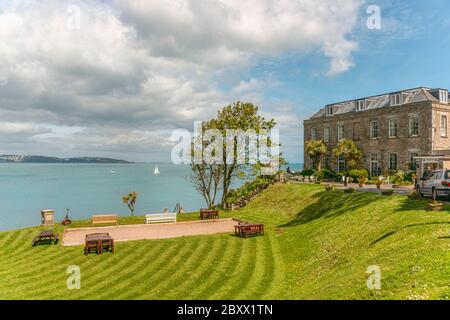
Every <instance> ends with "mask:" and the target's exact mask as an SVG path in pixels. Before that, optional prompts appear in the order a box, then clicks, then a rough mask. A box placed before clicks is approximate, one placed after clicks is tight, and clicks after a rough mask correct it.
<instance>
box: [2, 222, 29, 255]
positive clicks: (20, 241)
mask: <svg viewBox="0 0 450 320" xmlns="http://www.w3.org/2000/svg"><path fill="white" fill-rule="evenodd" d="M33 237H34V236H33V233H32V232H31V231H28V230H26V232H21V233H19V235H18V236H16V238H15V239H14V240H13V241H12V242H11V243H10V245H9V246H8V247H6V248H2V251H1V254H2V255H3V256H4V257H5V259H8V260H11V261H15V260H16V258H17V257H22V255H23V254H24V253H25V252H27V251H29V250H30V248H32V240H33ZM27 243H29V246H28V245H26V244H27Z"/></svg>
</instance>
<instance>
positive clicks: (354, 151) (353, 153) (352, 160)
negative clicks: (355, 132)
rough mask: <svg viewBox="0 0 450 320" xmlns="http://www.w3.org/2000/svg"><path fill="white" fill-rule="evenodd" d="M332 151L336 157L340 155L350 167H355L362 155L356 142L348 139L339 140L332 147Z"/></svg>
mask: <svg viewBox="0 0 450 320" xmlns="http://www.w3.org/2000/svg"><path fill="white" fill-rule="evenodd" d="M333 153H334V155H335V156H336V157H340V156H342V157H343V158H344V160H345V163H346V164H347V166H348V168H350V169H352V168H355V167H356V166H357V165H358V162H359V161H360V160H361V158H362V156H363V154H362V152H361V150H359V149H358V147H357V146H356V144H355V143H354V142H353V141H352V140H348V139H342V140H341V141H339V142H338V144H337V147H336V148H334V149H333Z"/></svg>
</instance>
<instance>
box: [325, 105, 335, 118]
mask: <svg viewBox="0 0 450 320" xmlns="http://www.w3.org/2000/svg"><path fill="white" fill-rule="evenodd" d="M326 113H327V116H332V115H333V114H334V113H333V106H328V107H326Z"/></svg>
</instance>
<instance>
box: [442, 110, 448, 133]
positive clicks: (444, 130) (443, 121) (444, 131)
mask: <svg viewBox="0 0 450 320" xmlns="http://www.w3.org/2000/svg"><path fill="white" fill-rule="evenodd" d="M443 118H445V120H443ZM440 121H441V125H440V132H441V137H443V138H447V133H448V131H447V129H448V117H447V115H446V114H441V119H440Z"/></svg>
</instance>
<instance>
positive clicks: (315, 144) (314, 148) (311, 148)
mask: <svg viewBox="0 0 450 320" xmlns="http://www.w3.org/2000/svg"><path fill="white" fill-rule="evenodd" d="M306 152H307V153H308V156H309V157H310V158H311V159H312V161H313V166H314V168H315V169H316V170H320V167H321V164H322V156H323V155H325V154H326V153H327V146H326V145H325V144H324V143H323V142H322V141H321V140H311V141H309V142H308V144H307V145H306Z"/></svg>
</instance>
